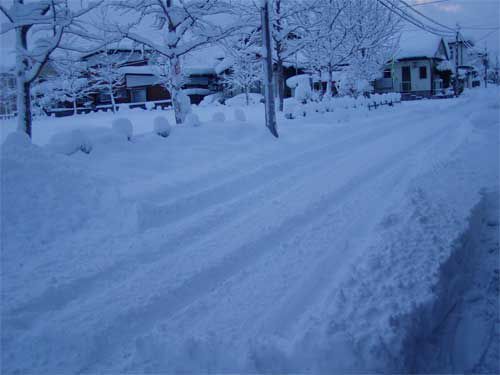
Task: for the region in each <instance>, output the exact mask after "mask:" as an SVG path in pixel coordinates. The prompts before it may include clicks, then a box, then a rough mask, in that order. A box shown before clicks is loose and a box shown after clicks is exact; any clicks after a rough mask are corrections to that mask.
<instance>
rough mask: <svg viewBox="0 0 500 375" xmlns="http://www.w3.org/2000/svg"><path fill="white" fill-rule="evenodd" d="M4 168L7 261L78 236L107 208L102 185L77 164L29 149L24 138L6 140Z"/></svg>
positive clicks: (15, 136) (17, 134)
mask: <svg viewBox="0 0 500 375" xmlns="http://www.w3.org/2000/svg"><path fill="white" fill-rule="evenodd" d="M1 166H2V168H1V177H2V194H1V199H2V210H1V219H2V220H1V221H2V240H3V251H4V254H3V258H2V259H4V260H6V259H11V258H15V257H19V256H22V255H24V256H29V254H30V253H33V252H35V253H36V252H39V251H41V248H42V247H43V245H44V244H46V243H48V242H50V241H53V240H54V239H56V238H58V237H60V236H62V235H64V234H66V233H70V232H76V231H78V230H79V229H81V227H82V225H83V224H84V223H85V222H86V221H87V220H88V219H89V218H90V217H92V215H95V212H96V211H97V210H98V209H99V207H101V204H103V199H104V198H103V196H104V195H105V194H104V193H105V185H106V184H105V182H104V181H103V180H101V179H98V178H95V177H92V176H91V175H90V174H89V173H88V172H87V170H86V169H84V168H83V167H82V165H80V164H77V162H75V161H74V160H71V159H69V158H67V157H66V156H62V155H57V154H53V153H51V152H50V151H49V150H46V149H43V148H40V147H38V146H35V145H33V144H31V143H30V141H29V139H28V138H27V136H26V135H25V134H23V133H19V132H14V133H12V134H10V135H9V136H8V137H7V139H6V140H5V142H4V143H3V145H2V153H1ZM108 198H109V197H108ZM6 253H8V254H6ZM15 253H19V254H15Z"/></svg>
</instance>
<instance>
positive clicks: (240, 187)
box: [5, 124, 405, 329]
mask: <svg viewBox="0 0 500 375" xmlns="http://www.w3.org/2000/svg"><path fill="white" fill-rule="evenodd" d="M394 129H400V131H404V130H405V128H404V127H402V126H401V125H400V124H398V125H391V126H388V127H383V128H379V127H377V128H375V129H374V130H373V129H370V131H368V132H361V133H362V134H355V135H350V136H347V137H344V138H343V139H340V140H339V139H337V140H335V141H334V142H333V143H330V144H328V145H326V146H322V147H320V148H315V149H313V150H312V151H311V150H309V151H306V152H302V153H300V154H299V155H297V156H295V157H293V158H290V159H288V160H286V162H285V163H286V164H279V163H276V164H274V165H270V166H267V167H266V168H265V169H264V170H263V171H261V170H257V171H256V172H253V173H251V174H249V175H244V176H243V179H241V178H238V179H236V180H234V181H232V182H230V184H222V185H219V186H217V187H215V188H213V189H208V190H206V191H205V192H204V193H203V194H202V199H201V200H197V199H196V198H199V195H198V194H195V195H193V196H190V197H188V198H185V199H184V200H181V201H180V202H179V203H177V202H174V203H173V204H171V205H165V206H160V207H158V208H157V209H156V210H157V211H160V214H159V215H160V216H161V215H162V214H161V213H162V212H163V213H164V216H163V217H162V218H161V220H160V221H163V222H164V221H169V222H171V221H173V220H174V219H177V220H182V219H186V218H189V217H191V216H193V215H196V216H197V217H196V219H195V222H194V223H191V222H188V223H186V224H187V225H186V228H185V230H181V231H178V228H176V232H177V233H175V234H174V235H173V236H172V238H171V239H169V240H168V241H166V242H164V243H162V245H161V246H160V248H161V249H162V250H159V251H155V252H153V253H142V252H141V253H139V254H137V255H135V256H133V257H132V258H130V259H128V258H127V259H125V260H123V261H121V262H119V263H115V264H114V265H112V266H110V267H106V268H104V269H101V270H100V271H99V272H98V273H97V274H91V275H89V276H86V277H83V278H78V279H75V280H73V281H72V282H70V283H67V284H64V285H62V286H59V287H50V288H49V289H47V290H46V292H45V293H43V294H42V295H40V296H38V297H36V298H34V299H33V300H31V301H29V302H27V303H25V304H23V305H22V306H20V307H18V308H16V309H15V310H12V311H8V312H6V313H5V316H6V322H7V323H11V324H13V325H14V326H15V327H16V328H18V329H29V328H30V327H31V326H32V323H33V320H34V319H37V318H40V314H43V313H48V312H50V311H57V310H61V309H63V308H64V307H65V306H66V305H67V304H69V303H70V302H72V301H74V300H76V299H79V298H82V297H84V296H87V295H89V294H90V293H91V292H92V291H94V290H95V289H97V288H100V287H105V286H106V285H109V284H110V282H111V281H117V280H119V279H123V278H126V277H127V276H129V275H130V274H131V273H134V272H135V271H136V270H137V268H138V267H140V266H141V265H145V264H151V263H154V262H156V261H158V260H159V259H161V258H162V257H164V256H166V255H171V254H172V253H173V251H170V252H168V253H167V254H166V253H165V251H164V250H163V249H164V248H175V247H176V246H178V245H179V244H182V245H183V246H185V245H189V244H192V243H195V242H198V241H200V240H202V239H203V238H204V236H205V235H207V234H210V233H212V232H213V231H214V229H216V228H220V227H223V226H224V225H227V223H228V222H230V221H231V219H232V218H233V217H235V216H237V215H238V214H239V212H238V211H241V210H242V209H243V210H244V209H245V208H248V209H250V208H251V207H252V206H253V205H254V203H255V201H258V199H257V198H258V197H259V196H260V197H262V195H268V194H269V190H268V189H267V186H268V185H272V187H273V191H272V193H273V194H272V195H273V196H278V195H277V194H284V193H285V192H286V191H287V190H288V189H291V188H292V187H293V186H294V185H296V183H297V181H298V180H299V178H300V175H301V173H302V172H303V171H310V170H314V169H315V168H316V167H321V166H324V164H325V161H327V160H330V159H332V158H339V159H337V162H338V161H339V160H340V158H342V157H344V156H345V155H347V152H352V151H353V150H354V149H355V148H361V147H362V146H363V145H364V144H367V143H369V142H372V141H373V140H376V139H378V138H379V137H381V136H382V137H383V136H385V135H386V134H387V132H388V131H389V132H390V131H391V130H394ZM393 134H394V133H391V135H393ZM353 146H355V147H353ZM319 156H321V158H318V157H319ZM303 161H306V163H303ZM299 162H302V163H299ZM332 166H333V165H330V166H329V167H332ZM280 172H281V175H280ZM283 172H284V173H283ZM320 173H321V171H316V172H315V174H320ZM273 176H274V177H273ZM263 180H264V181H266V183H265V184H264V185H262V181H263ZM276 182H278V184H277V183H276ZM275 194H276V195H275ZM220 197H224V198H225V199H231V197H234V198H233V199H234V200H233V201H232V202H231V204H230V205H227V202H223V203H224V205H225V206H223V207H218V204H220V202H218V200H217V198H220ZM242 201H243V202H242ZM242 203H243V207H242V205H241V204H242ZM183 205H184V207H183ZM214 206H215V207H214ZM210 209H213V210H210ZM186 211H187V212H186ZM206 211H208V212H207V213H206V214H205V215H203V214H202V213H204V212H206ZM179 212H181V213H182V212H184V215H182V214H179ZM153 216H154V217H157V215H155V214H153ZM9 317H14V318H9Z"/></svg>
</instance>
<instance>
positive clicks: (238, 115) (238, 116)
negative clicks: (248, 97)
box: [234, 108, 247, 122]
mask: <svg viewBox="0 0 500 375" xmlns="http://www.w3.org/2000/svg"><path fill="white" fill-rule="evenodd" d="M234 119H235V120H236V121H241V122H246V121H247V116H246V115H245V112H244V111H243V110H242V109H241V108H235V109H234Z"/></svg>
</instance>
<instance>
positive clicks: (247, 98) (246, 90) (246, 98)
mask: <svg viewBox="0 0 500 375" xmlns="http://www.w3.org/2000/svg"><path fill="white" fill-rule="evenodd" d="M248 96H249V95H248V86H245V100H246V103H247V105H249V104H250V98H249V97H248Z"/></svg>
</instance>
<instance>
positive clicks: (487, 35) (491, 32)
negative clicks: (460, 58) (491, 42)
mask: <svg viewBox="0 0 500 375" xmlns="http://www.w3.org/2000/svg"><path fill="white" fill-rule="evenodd" d="M497 31H498V30H493V31H490V32H489V33H488V34H486V35H483V36H482V37H481V38H479V39H476V40H475V41H476V43H477V42H480V41H482V40H484V39H486V38H488V37H489V36H490V35H493V34H494V33H495V32H497Z"/></svg>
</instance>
